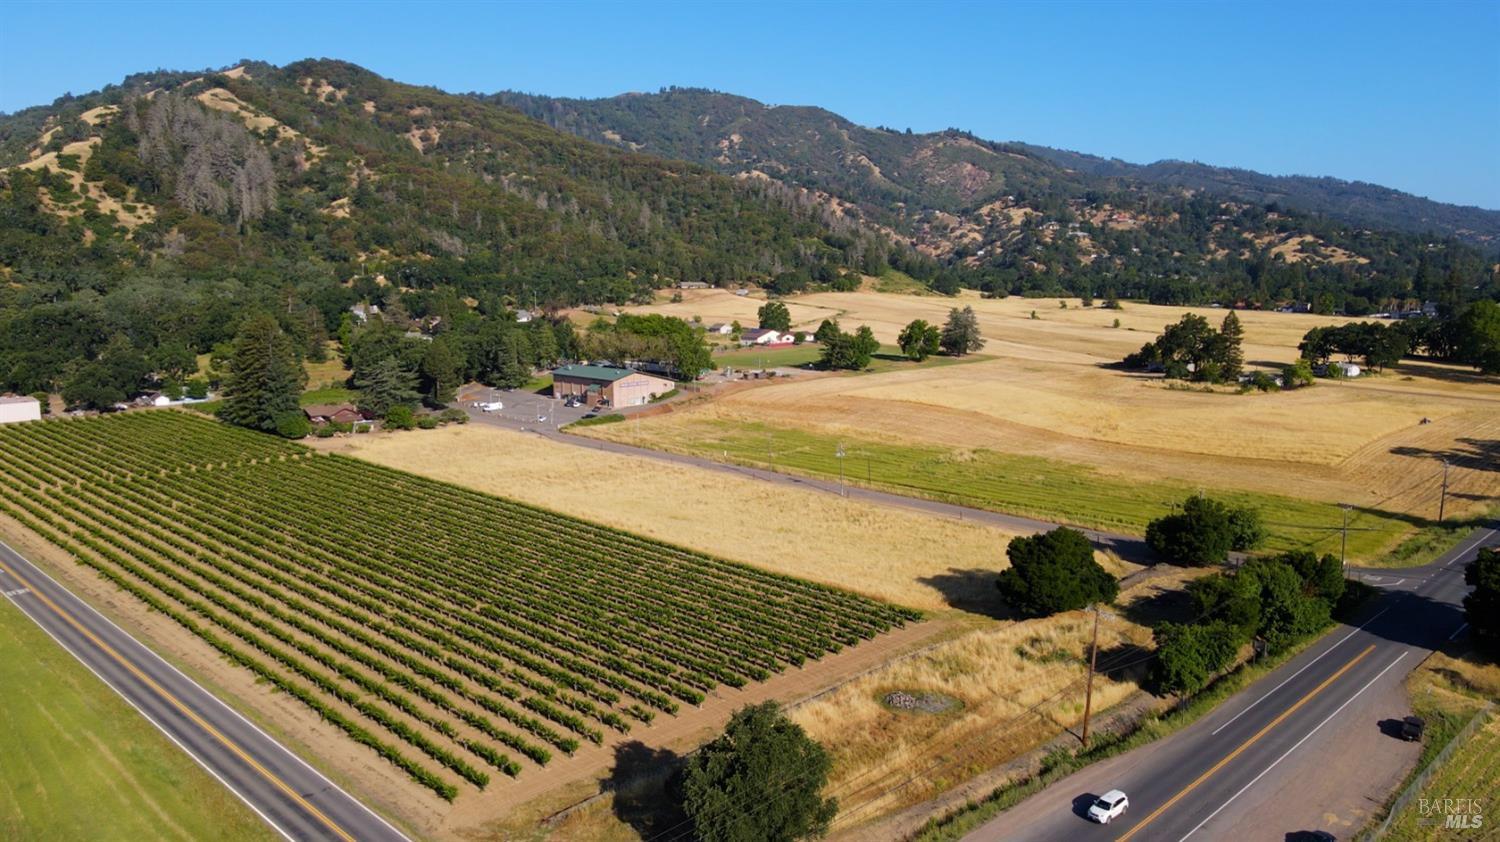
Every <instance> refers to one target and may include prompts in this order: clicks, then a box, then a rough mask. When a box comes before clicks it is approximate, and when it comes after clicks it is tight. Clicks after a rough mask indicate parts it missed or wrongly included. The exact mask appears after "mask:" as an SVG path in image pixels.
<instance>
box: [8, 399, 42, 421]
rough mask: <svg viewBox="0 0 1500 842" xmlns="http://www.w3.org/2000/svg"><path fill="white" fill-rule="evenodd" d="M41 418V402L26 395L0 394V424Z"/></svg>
mask: <svg viewBox="0 0 1500 842" xmlns="http://www.w3.org/2000/svg"><path fill="white" fill-rule="evenodd" d="M40 420H42V402H41V401H39V400H37V399H36V398H33V397H30V396H26V395H14V396H13V395H0V424H13V423H15V422H17V421H40Z"/></svg>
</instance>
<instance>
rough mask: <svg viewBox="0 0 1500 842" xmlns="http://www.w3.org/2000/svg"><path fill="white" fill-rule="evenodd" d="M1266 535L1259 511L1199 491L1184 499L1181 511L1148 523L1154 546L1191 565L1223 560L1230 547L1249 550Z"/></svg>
mask: <svg viewBox="0 0 1500 842" xmlns="http://www.w3.org/2000/svg"><path fill="white" fill-rule="evenodd" d="M1264 537H1265V529H1264V527H1263V526H1262V525H1261V522H1260V514H1259V513H1258V512H1256V511H1254V510H1252V509H1247V508H1242V507H1233V506H1227V505H1225V504H1224V503H1221V502H1219V501H1218V500H1213V499H1210V498H1208V497H1203V496H1199V495H1194V496H1192V497H1189V498H1188V499H1187V500H1186V501H1184V502H1183V504H1182V511H1180V512H1177V513H1174V514H1170V515H1166V516H1165V517H1160V518H1157V519H1156V520H1153V521H1151V522H1150V523H1149V524H1147V525H1146V543H1147V544H1149V545H1150V546H1151V549H1152V550H1154V551H1155V552H1156V553H1157V554H1158V555H1160V556H1161V557H1162V558H1164V559H1166V560H1167V561H1169V562H1171V563H1173V564H1181V565H1186V566H1189V567H1205V566H1207V565H1210V564H1221V563H1223V562H1224V561H1226V560H1227V559H1228V558H1229V552H1230V551H1231V550H1248V549H1250V548H1252V547H1254V546H1256V545H1257V544H1259V543H1260V542H1261V540H1263V539H1264Z"/></svg>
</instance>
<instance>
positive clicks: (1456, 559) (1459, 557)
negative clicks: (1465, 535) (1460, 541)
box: [1443, 529, 1495, 567]
mask: <svg viewBox="0 0 1500 842" xmlns="http://www.w3.org/2000/svg"><path fill="white" fill-rule="evenodd" d="M1494 534H1495V530H1494V529H1490V530H1489V531H1488V532H1486V533H1485V534H1483V535H1480V536H1479V537H1478V538H1475V539H1474V542H1473V543H1472V544H1470V545H1469V546H1467V547H1464V548H1463V549H1461V550H1459V551H1458V555H1456V556H1454V557H1453V560H1452V561H1450V562H1448V563H1447V564H1445V565H1443V566H1444V567H1452V566H1453V565H1455V564H1457V563H1459V562H1460V561H1462V560H1463V557H1464V555H1465V554H1466V553H1468V552H1469V550H1472V549H1474V548H1475V547H1477V546H1479V545H1480V544H1483V543H1484V542H1485V541H1488V540H1489V539H1490V537H1491V536H1493V535H1494Z"/></svg>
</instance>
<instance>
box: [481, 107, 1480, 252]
mask: <svg viewBox="0 0 1500 842" xmlns="http://www.w3.org/2000/svg"><path fill="white" fill-rule="evenodd" d="M486 98H487V99H490V100H491V101H496V102H501V103H504V104H506V105H510V106H512V107H514V108H517V109H520V110H521V111H523V112H525V113H527V114H529V115H531V116H533V117H536V118H537V119H539V120H542V121H543V122H545V123H547V124H548V125H551V126H554V127H556V128H560V129H564V130H566V131H570V132H573V133H575V134H578V135H581V136H583V137H587V138H590V139H593V140H598V141H600V142H605V143H613V144H615V145H617V146H622V147H626V148H630V149H637V150H640V151H645V152H653V153H656V154H659V155H665V156H667V157H674V158H683V159H686V160H690V161H698V162H700V163H704V164H708V165H710V166H715V167H717V168H719V169H721V170H723V171H729V172H738V171H742V170H747V169H758V170H761V171H762V172H765V173H766V174H768V175H771V176H774V177H777V178H784V179H786V180H788V181H792V182H796V183H799V184H806V185H808V186H813V187H817V188H819V189H824V190H827V191H828V192H830V193H833V194H834V195H837V196H839V197H841V198H844V199H847V200H849V201H856V202H862V203H866V204H869V205H871V206H872V208H874V209H877V212H879V211H882V210H886V209H889V208H890V207H891V206H892V205H900V206H902V207H899V208H898V210H904V211H906V213H907V214H908V215H911V214H912V212H913V211H919V210H938V211H946V212H949V213H964V212H972V211H974V210H977V209H979V208H981V207H983V206H984V205H985V204H987V203H989V202H992V201H994V200H995V199H997V198H1000V197H1002V196H1004V195H1007V194H1016V193H1018V192H1019V193H1024V194H1027V195H1038V194H1045V195H1056V196H1065V197H1077V196H1082V195H1084V194H1086V193H1090V192H1093V193H1099V192H1109V191H1118V190H1120V189H1124V188H1132V187H1135V188H1147V189H1149V188H1153V187H1154V188H1158V189H1157V190H1155V191H1153V192H1156V193H1158V194H1160V195H1163V196H1168V195H1172V194H1180V193H1182V192H1185V191H1195V192H1197V191H1201V192H1203V193H1206V194H1208V195H1210V196H1213V197H1215V198H1220V199H1225V200H1229V201H1234V202H1242V203H1251V204H1262V205H1264V204H1273V203H1274V204H1277V205H1280V206H1281V207H1282V208H1283V209H1286V210H1290V211H1297V212H1302V213H1309V214H1321V215H1324V216H1326V217H1328V218H1329V219H1331V220H1333V221H1336V222H1340V223H1343V224H1346V225H1350V226H1356V227H1364V228H1374V229H1383V230H1392V231H1404V232H1410V233H1418V234H1434V235H1437V236H1439V237H1447V236H1452V237H1456V238H1458V239H1460V240H1463V241H1465V242H1468V243H1470V244H1474V245H1478V246H1480V247H1482V248H1483V247H1491V248H1500V210H1484V209H1481V208H1475V207H1462V206H1458V205H1449V204H1443V203H1441V202H1434V201H1431V200H1429V199H1423V198H1420V197H1418V196H1413V195H1410V194H1408V193H1402V192H1400V191H1397V190H1392V189H1390V188H1386V187H1380V186H1378V185H1374V184H1366V183H1363V182H1350V181H1343V180H1340V179H1336V178H1312V177H1306V176H1268V175H1263V174H1261V173H1257V172H1252V171H1249V170H1242V169H1231V168H1224V167H1212V166H1208V165H1205V164H1197V163H1187V162H1183V161H1158V162H1156V163H1154V164H1146V165H1140V164H1130V163H1126V162H1124V161H1121V160H1119V159H1114V158H1101V157H1098V156H1095V155H1087V154H1083V153H1079V152H1069V151H1065V150H1060V149H1051V148H1049V147H1045V146H1036V145H1033V144H1027V143H995V142H992V141H986V140H982V139H980V138H977V137H974V136H973V135H971V134H969V133H967V132H962V131H959V130H948V131H944V132H935V133H927V134H913V133H912V132H911V130H910V129H907V130H905V131H896V130H892V129H886V128H874V129H872V128H867V127H864V126H859V125H856V124H854V123H851V122H850V121H848V120H846V119H844V118H843V117H840V116H839V115H837V114H835V113H833V112H831V111H827V110H824V109H822V108H813V107H803V106H767V105H765V104H763V103H760V102H757V101H755V100H753V99H748V98H746V97H742V96H735V95H733V94H726V93H719V92H717V91H709V90H703V89H697V88H671V89H667V90H663V91H661V92H659V93H654V94H623V95H620V96H616V97H610V98H607V99H594V100H580V99H558V98H552V97H546V96H536V95H531V94H521V93H516V92H511V91H506V92H502V93H498V94H494V95H493V96H490V97H486Z"/></svg>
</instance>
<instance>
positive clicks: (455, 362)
mask: <svg viewBox="0 0 1500 842" xmlns="http://www.w3.org/2000/svg"><path fill="white" fill-rule="evenodd" d="M461 371H463V366H462V365H461V364H460V363H459V359H458V356H457V355H456V354H454V353H453V349H452V348H451V347H449V345H448V341H447V340H446V339H443V338H442V337H438V338H437V339H434V340H432V342H430V343H428V346H427V353H426V354H424V355H423V356H422V372H421V373H422V396H423V397H424V398H425V399H426V400H427V402H428V403H431V404H432V405H434V406H446V405H448V404H450V403H452V402H453V396H454V395H455V393H457V391H458V381H459V378H460V376H461V375H460V374H459V372H461Z"/></svg>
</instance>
